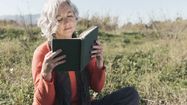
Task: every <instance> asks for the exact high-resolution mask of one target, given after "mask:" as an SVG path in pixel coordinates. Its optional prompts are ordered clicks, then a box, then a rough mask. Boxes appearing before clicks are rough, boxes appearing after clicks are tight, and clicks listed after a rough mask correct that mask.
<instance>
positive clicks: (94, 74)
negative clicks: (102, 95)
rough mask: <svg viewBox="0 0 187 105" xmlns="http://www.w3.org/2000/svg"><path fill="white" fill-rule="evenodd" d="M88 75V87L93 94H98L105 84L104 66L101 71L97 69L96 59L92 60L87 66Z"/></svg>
mask: <svg viewBox="0 0 187 105" xmlns="http://www.w3.org/2000/svg"><path fill="white" fill-rule="evenodd" d="M87 68H88V70H89V75H90V87H91V89H93V90H94V91H95V92H100V91H101V90H102V88H103V87H104V83H105V77H106V76H105V71H106V70H105V66H103V68H102V69H98V68H97V64H96V58H92V59H91V60H90V62H89V64H88V65H87Z"/></svg>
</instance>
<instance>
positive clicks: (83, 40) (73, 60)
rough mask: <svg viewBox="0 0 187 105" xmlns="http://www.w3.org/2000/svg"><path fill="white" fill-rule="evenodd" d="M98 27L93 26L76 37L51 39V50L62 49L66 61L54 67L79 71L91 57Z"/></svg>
mask: <svg viewBox="0 0 187 105" xmlns="http://www.w3.org/2000/svg"><path fill="white" fill-rule="evenodd" d="M97 36H98V27H97V26H93V27H90V28H88V29H87V30H85V31H84V32H82V33H81V34H80V35H79V37H78V38H71V39H53V40H52V51H53V52H54V51H56V50H58V49H62V53H60V54H59V56H60V55H62V54H65V55H66V58H65V60H66V62H65V63H64V64H61V65H58V66H56V67H55V70H58V71H81V70H84V68H85V66H86V65H87V64H88V63H89V61H90V59H91V51H92V46H93V44H94V43H95V41H96V40H97Z"/></svg>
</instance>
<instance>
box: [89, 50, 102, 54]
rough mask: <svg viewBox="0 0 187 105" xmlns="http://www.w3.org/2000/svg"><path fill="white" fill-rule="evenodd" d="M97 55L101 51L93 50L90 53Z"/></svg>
mask: <svg viewBox="0 0 187 105" xmlns="http://www.w3.org/2000/svg"><path fill="white" fill-rule="evenodd" d="M98 53H102V50H93V51H91V54H98Z"/></svg>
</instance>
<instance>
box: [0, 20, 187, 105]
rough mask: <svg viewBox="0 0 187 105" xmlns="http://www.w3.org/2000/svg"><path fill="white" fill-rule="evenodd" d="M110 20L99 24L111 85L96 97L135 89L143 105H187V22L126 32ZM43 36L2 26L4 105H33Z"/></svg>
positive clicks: (0, 90) (0, 103)
mask: <svg viewBox="0 0 187 105" xmlns="http://www.w3.org/2000/svg"><path fill="white" fill-rule="evenodd" d="M98 21H99V19H95V20H94V22H93V23H91V22H89V23H88V22H87V21H85V20H84V21H82V22H80V25H79V28H78V29H79V30H80V32H81V30H83V29H84V28H85V27H87V26H90V25H93V24H97V23H99V22H98ZM110 21H111V20H110V19H108V20H107V21H103V24H101V23H100V24H99V26H100V27H101V30H100V33H99V39H100V42H101V43H102V45H103V47H104V58H105V64H106V67H107V80H106V83H105V87H104V89H103V91H102V93H99V94H96V97H95V98H100V97H103V96H104V95H106V94H108V93H111V92H112V91H115V90H116V89H119V88H122V87H125V86H133V87H135V88H136V89H137V90H138V92H139V94H140V97H141V105H187V37H186V34H187V21H186V20H183V19H177V20H176V21H163V22H159V21H153V22H151V24H149V25H146V24H142V23H138V24H125V25H124V26H122V27H118V26H117V25H116V24H114V23H110V24H109V22H110ZM104 22H105V23H104ZM111 29H113V30H111ZM40 34H41V33H40V30H39V29H38V28H37V27H36V26H33V27H30V28H27V29H25V27H23V26H21V25H20V26H19V25H17V24H15V23H14V24H13V23H7V22H6V24H4V22H0V105H31V103H32V100H33V81H32V74H31V61H32V55H33V52H34V50H35V48H36V47H37V46H38V45H39V44H40V43H42V42H43V41H45V39H44V38H42V37H41V36H40Z"/></svg>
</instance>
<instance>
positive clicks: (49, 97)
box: [32, 42, 105, 105]
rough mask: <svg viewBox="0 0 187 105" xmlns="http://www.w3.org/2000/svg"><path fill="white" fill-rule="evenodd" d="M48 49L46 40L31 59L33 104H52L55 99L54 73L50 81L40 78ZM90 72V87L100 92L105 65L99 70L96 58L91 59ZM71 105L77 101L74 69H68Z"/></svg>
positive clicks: (74, 104) (75, 104)
mask: <svg viewBox="0 0 187 105" xmlns="http://www.w3.org/2000/svg"><path fill="white" fill-rule="evenodd" d="M49 51H50V48H49V45H48V42H44V43H43V44H41V45H40V46H39V47H38V48H37V49H36V50H35V52H34V55H33V60H32V76H33V81H34V100H33V105H54V103H55V102H54V101H55V87H54V75H53V77H52V80H51V81H46V80H44V79H43V78H42V76H41V74H40V72H41V68H42V63H43V60H44V57H45V55H46V54H47V53H48V52H49ZM88 70H89V74H90V87H91V89H93V90H94V91H96V92H100V91H101V90H102V88H103V86H104V81H105V67H103V68H102V69H101V70H99V69H97V66H96V58H93V59H91V61H90V63H89V64H88ZM68 73H69V76H70V82H71V91H72V97H71V100H72V101H71V102H72V105H77V103H78V97H77V96H78V93H77V87H76V86H77V85H76V77H75V72H74V71H69V72H68Z"/></svg>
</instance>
